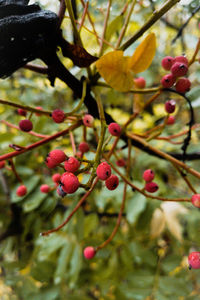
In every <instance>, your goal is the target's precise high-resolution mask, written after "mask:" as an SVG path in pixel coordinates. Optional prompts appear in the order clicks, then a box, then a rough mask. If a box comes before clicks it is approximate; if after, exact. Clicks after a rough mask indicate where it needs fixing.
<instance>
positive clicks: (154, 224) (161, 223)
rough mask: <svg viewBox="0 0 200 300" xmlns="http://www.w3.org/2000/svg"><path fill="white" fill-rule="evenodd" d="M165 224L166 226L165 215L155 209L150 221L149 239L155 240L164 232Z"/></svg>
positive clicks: (158, 209)
mask: <svg viewBox="0 0 200 300" xmlns="http://www.w3.org/2000/svg"><path fill="white" fill-rule="evenodd" d="M165 224H166V219H165V215H164V212H163V211H162V210H161V209H160V208H157V209H156V210H155V211H154V213H153V216H152V220H151V226H150V227H151V231H150V235H151V238H153V239H154V238H157V237H158V236H159V235H160V234H161V233H162V232H163V230H164V228H165Z"/></svg>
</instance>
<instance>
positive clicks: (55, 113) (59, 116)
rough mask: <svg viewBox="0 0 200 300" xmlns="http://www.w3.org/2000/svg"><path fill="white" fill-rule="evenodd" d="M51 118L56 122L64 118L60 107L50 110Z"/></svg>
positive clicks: (60, 121)
mask: <svg viewBox="0 0 200 300" xmlns="http://www.w3.org/2000/svg"><path fill="white" fill-rule="evenodd" d="M52 118H53V120H54V122H56V123H62V122H63V121H64V120H65V113H64V111H63V110H61V109H55V110H54V111H53V112H52Z"/></svg>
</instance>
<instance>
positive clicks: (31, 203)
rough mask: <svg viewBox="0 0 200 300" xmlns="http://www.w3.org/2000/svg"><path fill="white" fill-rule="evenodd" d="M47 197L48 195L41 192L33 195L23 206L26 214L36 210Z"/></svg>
mask: <svg viewBox="0 0 200 300" xmlns="http://www.w3.org/2000/svg"><path fill="white" fill-rule="evenodd" d="M47 197H48V194H45V193H41V192H40V190H39V191H36V192H34V193H32V194H31V195H30V196H29V197H28V199H27V200H26V201H25V203H24V204H23V210H24V212H26V213H27V212H30V211H32V210H34V209H36V208H37V207H38V206H39V205H40V204H41V203H42V202H43V201H44V199H45V198H47Z"/></svg>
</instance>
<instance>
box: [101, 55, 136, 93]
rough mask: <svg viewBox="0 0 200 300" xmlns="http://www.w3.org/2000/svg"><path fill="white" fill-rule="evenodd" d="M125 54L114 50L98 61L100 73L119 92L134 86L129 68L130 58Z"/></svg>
mask: <svg viewBox="0 0 200 300" xmlns="http://www.w3.org/2000/svg"><path fill="white" fill-rule="evenodd" d="M123 55H124V52H123V51H120V50H116V51H112V52H109V53H107V54H105V55H103V56H102V57H101V58H100V59H99V60H98V61H97V62H96V67H97V69H98V71H99V73H100V75H101V76H102V77H103V78H104V79H105V81H106V82H107V83H108V84H109V85H110V86H111V87H112V88H114V89H116V90H117V91H119V92H126V91H128V90H130V89H131V88H132V87H133V76H132V75H131V72H130V69H129V59H130V58H129V57H124V56H123Z"/></svg>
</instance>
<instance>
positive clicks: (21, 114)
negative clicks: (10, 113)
mask: <svg viewBox="0 0 200 300" xmlns="http://www.w3.org/2000/svg"><path fill="white" fill-rule="evenodd" d="M17 112H18V114H19V115H20V116H24V117H25V116H26V115H27V111H26V110H24V109H22V108H18V110H17Z"/></svg>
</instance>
